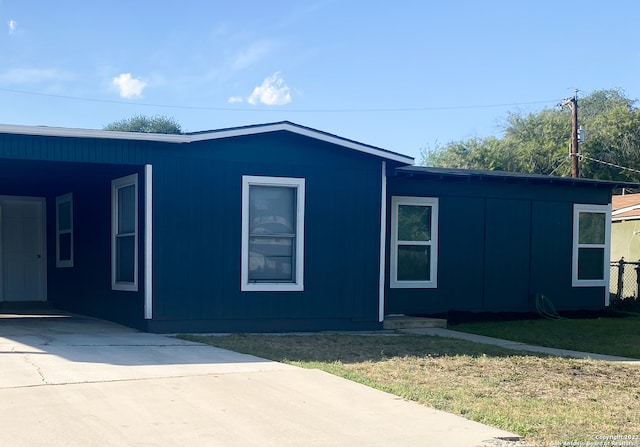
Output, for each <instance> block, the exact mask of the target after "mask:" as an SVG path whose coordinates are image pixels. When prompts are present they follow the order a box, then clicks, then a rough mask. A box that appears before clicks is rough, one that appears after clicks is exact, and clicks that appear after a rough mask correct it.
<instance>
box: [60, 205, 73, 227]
mask: <svg viewBox="0 0 640 447" xmlns="http://www.w3.org/2000/svg"><path fill="white" fill-rule="evenodd" d="M70 229H71V202H61V203H58V231H64V230H70Z"/></svg>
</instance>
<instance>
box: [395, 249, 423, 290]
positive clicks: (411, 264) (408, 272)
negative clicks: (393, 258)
mask: <svg viewBox="0 0 640 447" xmlns="http://www.w3.org/2000/svg"><path fill="white" fill-rule="evenodd" d="M430 267H431V247H430V246H429V245H400V246H398V281H429V280H431V268H430Z"/></svg>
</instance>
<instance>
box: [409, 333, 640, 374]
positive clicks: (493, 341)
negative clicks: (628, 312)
mask: <svg viewBox="0 0 640 447" xmlns="http://www.w3.org/2000/svg"><path fill="white" fill-rule="evenodd" d="M398 332H401V333H404V334H417V335H436V336H438V337H447V338H456V339H459V340H466V341H471V342H474V343H482V344H485V345H495V346H500V347H502V348H506V349H513V350H515V351H526V352H536V353H540V354H549V355H553V356H557V357H572V358H577V359H591V360H602V361H606V362H617V363H624V364H637V365H640V360H638V359H632V358H628V357H617V356H613V355H604V354H592V353H589V352H580V351H571V350H569V349H556V348H547V347H544V346H533V345H528V344H526V343H520V342H517V341H511V340H503V339H500V338H494V337H486V336H484V335H476V334H469V333H466V332H458V331H453V330H451V329H440V328H425V329H402V330H399V331H398Z"/></svg>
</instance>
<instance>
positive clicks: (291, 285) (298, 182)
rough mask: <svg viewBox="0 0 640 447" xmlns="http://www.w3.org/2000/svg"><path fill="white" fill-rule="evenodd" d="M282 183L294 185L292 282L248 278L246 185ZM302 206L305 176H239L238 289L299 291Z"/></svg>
mask: <svg viewBox="0 0 640 447" xmlns="http://www.w3.org/2000/svg"><path fill="white" fill-rule="evenodd" d="M253 185H258V186H283V187H290V188H296V189H297V194H296V198H297V200H296V202H297V203H296V246H295V253H296V259H295V269H296V272H295V282H287V283H260V282H257V283H255V282H249V188H250V186H253ZM304 209H305V179H303V178H289V177H262V176H252V175H243V176H242V254H241V257H240V258H241V286H240V290H242V291H245V292H249V291H254V292H301V291H303V290H304Z"/></svg>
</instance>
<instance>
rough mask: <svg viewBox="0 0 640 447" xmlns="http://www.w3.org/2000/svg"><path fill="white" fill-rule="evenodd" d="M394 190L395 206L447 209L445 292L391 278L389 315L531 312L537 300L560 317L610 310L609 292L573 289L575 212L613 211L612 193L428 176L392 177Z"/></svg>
mask: <svg viewBox="0 0 640 447" xmlns="http://www.w3.org/2000/svg"><path fill="white" fill-rule="evenodd" d="M387 187H388V205H390V200H391V197H392V196H417V197H437V198H439V206H440V208H439V227H438V228H439V237H440V240H439V245H438V248H439V254H438V288H437V289H392V288H390V287H389V285H388V278H389V272H387V287H386V300H385V306H386V312H387V314H392V313H404V314H411V315H431V314H439V313H443V312H447V311H451V310H459V311H472V312H482V311H495V312H505V311H514V312H530V311H532V310H535V303H534V297H535V294H536V293H544V294H545V295H547V296H548V297H549V298H550V299H551V300H552V301H553V302H554V304H555V305H556V307H557V308H558V309H560V310H562V309H565V310H568V309H597V308H602V306H603V305H604V302H603V299H602V287H592V288H589V287H583V288H575V287H571V256H572V251H571V244H572V219H573V212H572V210H573V204H574V203H594V204H607V203H609V202H610V199H611V191H610V190H609V189H607V188H602V189H595V188H589V187H574V186H571V185H561V184H553V185H549V184H532V183H506V182H490V181H487V182H480V181H451V180H447V179H443V178H432V177H427V176H424V177H420V176H418V177H401V176H399V177H389V179H388V183H387ZM388 214H389V217H388V220H387V225H390V215H391V213H390V212H389V213H388ZM390 249H391V247H390V245H389V244H387V256H389V250H390ZM388 261H389V259H388V258H387V262H388Z"/></svg>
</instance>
